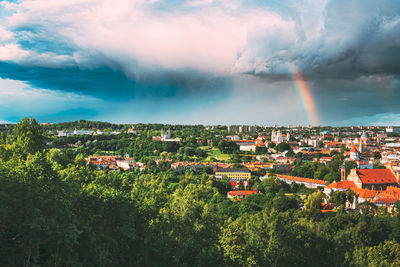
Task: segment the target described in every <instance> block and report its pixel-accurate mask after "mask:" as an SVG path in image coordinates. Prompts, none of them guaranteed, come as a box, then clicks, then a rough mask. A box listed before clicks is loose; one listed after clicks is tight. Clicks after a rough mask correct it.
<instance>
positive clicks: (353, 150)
mask: <svg viewBox="0 0 400 267" xmlns="http://www.w3.org/2000/svg"><path fill="white" fill-rule="evenodd" d="M350 152H353V153H355V152H358V150H357V149H356V148H355V147H354V146H353V147H352V148H351V150H350Z"/></svg>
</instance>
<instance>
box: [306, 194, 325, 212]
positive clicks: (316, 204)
mask: <svg viewBox="0 0 400 267" xmlns="http://www.w3.org/2000/svg"><path fill="white" fill-rule="evenodd" d="M324 199H325V195H324V193H322V192H321V191H318V192H314V193H312V194H310V195H309V196H308V197H307V200H306V202H305V203H304V207H305V208H306V209H310V210H311V209H321V207H322V206H321V204H322V202H323V201H324Z"/></svg>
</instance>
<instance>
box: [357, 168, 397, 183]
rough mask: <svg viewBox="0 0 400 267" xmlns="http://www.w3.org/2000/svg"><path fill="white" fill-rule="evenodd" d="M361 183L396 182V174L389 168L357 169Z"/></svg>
mask: <svg viewBox="0 0 400 267" xmlns="http://www.w3.org/2000/svg"><path fill="white" fill-rule="evenodd" d="M357 174H358V176H359V177H360V179H361V182H362V183H363V184H396V183H397V179H396V176H394V174H393V173H392V172H391V171H390V170H389V169H363V170H357Z"/></svg>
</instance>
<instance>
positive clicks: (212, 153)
mask: <svg viewBox="0 0 400 267" xmlns="http://www.w3.org/2000/svg"><path fill="white" fill-rule="evenodd" d="M200 149H203V150H206V151H207V153H208V157H207V158H205V159H204V161H212V158H215V159H217V160H220V161H228V160H230V159H231V157H230V155H229V154H223V153H221V151H220V150H219V149H218V148H214V147H210V146H201V147H200Z"/></svg>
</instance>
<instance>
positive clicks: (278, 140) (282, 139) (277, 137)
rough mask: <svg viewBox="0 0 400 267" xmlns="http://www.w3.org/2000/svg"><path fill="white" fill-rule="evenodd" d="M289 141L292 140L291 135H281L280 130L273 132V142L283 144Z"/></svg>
mask: <svg viewBox="0 0 400 267" xmlns="http://www.w3.org/2000/svg"><path fill="white" fill-rule="evenodd" d="M289 140H290V133H287V134H283V133H281V131H280V130H278V131H275V130H272V134H271V142H274V143H277V144H279V143H282V142H289Z"/></svg>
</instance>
